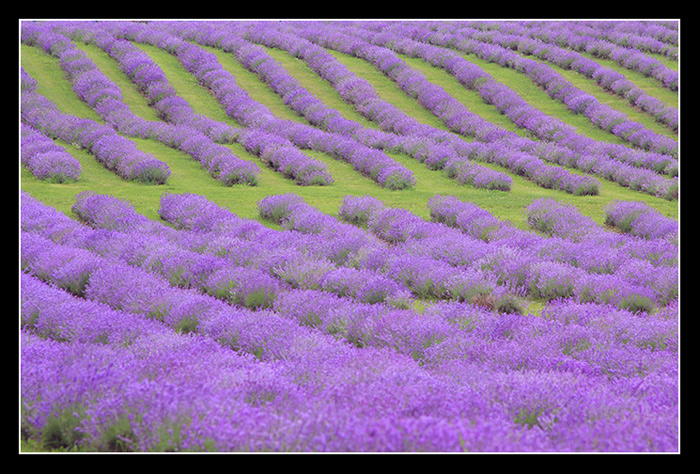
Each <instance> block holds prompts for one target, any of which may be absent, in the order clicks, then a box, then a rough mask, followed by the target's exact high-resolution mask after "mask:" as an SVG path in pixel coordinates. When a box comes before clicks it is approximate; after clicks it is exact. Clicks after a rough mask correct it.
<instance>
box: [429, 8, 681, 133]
mask: <svg viewBox="0 0 700 474" xmlns="http://www.w3.org/2000/svg"><path fill="white" fill-rule="evenodd" d="M436 29H439V31H440V32H441V34H444V35H448V34H449V33H452V34H459V35H461V36H463V37H464V38H470V39H473V40H476V41H480V42H486V43H489V44H496V45H499V46H502V47H504V48H508V49H512V50H514V51H518V52H521V53H522V54H525V55H532V56H535V57H537V58H538V59H542V60H545V61H547V62H549V63H552V64H555V65H557V66H560V67H563V68H565V69H571V70H573V71H576V72H580V73H582V74H584V75H585V76H586V77H589V78H592V79H595V82H596V83H597V84H598V85H600V86H601V87H602V88H604V89H605V90H607V91H610V92H613V93H615V94H617V95H619V96H621V97H623V98H625V99H627V100H628V101H629V102H630V103H631V104H632V105H634V106H636V107H638V108H640V109H641V110H642V111H644V112H646V113H648V114H649V115H650V116H652V117H653V118H654V119H655V120H657V121H658V122H660V123H663V124H665V125H667V126H668V127H669V128H671V129H672V130H677V129H678V120H679V115H678V109H677V108H674V107H669V106H667V105H665V104H664V103H663V102H661V101H660V100H659V99H657V98H655V97H652V96H650V95H648V94H647V93H646V92H645V91H643V90H642V89H640V88H639V87H637V86H635V84H634V83H633V82H632V81H630V80H628V79H627V78H626V77H625V76H624V75H623V74H622V73H620V72H619V71H616V70H613V69H611V68H608V67H605V66H603V65H601V64H600V63H598V62H596V61H595V60H593V59H589V58H587V57H585V56H583V55H582V54H580V53H579V51H581V52H585V53H588V54H592V55H594V56H595V57H596V58H603V59H610V60H613V61H615V62H617V63H618V64H620V65H622V66H624V67H626V68H628V69H632V70H637V71H639V72H642V73H643V74H645V75H647V76H651V77H654V78H656V79H658V80H659V82H660V83H661V84H662V85H663V86H664V87H666V88H668V89H670V90H674V91H677V90H678V71H673V70H671V69H670V68H668V67H666V66H665V65H664V64H663V63H662V62H661V61H659V60H658V59H655V58H653V57H652V56H649V55H647V54H644V53H640V52H634V51H632V50H631V49H629V47H619V46H616V45H614V44H612V43H611V42H609V41H605V40H602V39H594V37H592V36H588V34H590V33H593V31H592V30H593V29H592V28H589V27H586V26H584V25H577V24H574V23H573V22H555V23H543V24H542V25H538V26H534V25H529V24H527V23H517V22H479V23H478V24H473V23H471V22H467V23H466V24H464V23H460V24H459V25H458V26H457V25H455V26H454V28H453V29H452V30H451V31H450V32H449V33H448V31H446V30H447V28H443V27H440V26H438V27H437V28H436ZM593 34H596V33H593ZM451 41H452V40H451ZM587 100H589V101H590V97H589V98H588V99H587Z"/></svg>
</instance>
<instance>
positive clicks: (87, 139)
mask: <svg viewBox="0 0 700 474" xmlns="http://www.w3.org/2000/svg"><path fill="white" fill-rule="evenodd" d="M21 120H22V123H23V124H25V125H27V126H31V127H33V128H34V129H36V130H38V131H40V132H42V133H43V134H44V135H46V136H48V137H50V138H53V139H60V140H62V141H64V142H66V143H70V144H74V145H77V146H80V147H82V148H84V149H85V150H87V151H88V152H89V153H90V154H92V155H93V156H94V157H95V158H96V159H97V161H99V162H100V163H102V164H103V165H104V166H105V167H106V168H107V169H109V170H110V171H113V172H115V173H116V174H117V175H119V176H121V177H122V178H124V179H128V180H134V181H139V182H143V183H150V184H163V183H165V182H166V181H167V179H168V177H169V176H170V168H169V167H168V165H167V164H166V163H164V162H162V161H160V160H157V159H155V158H154V157H153V156H152V155H150V154H148V153H144V152H142V151H141V150H139V149H138V148H137V147H136V145H135V144H134V142H132V141H131V140H129V139H128V138H124V137H122V136H121V135H119V134H118V133H117V132H116V131H115V130H114V129H113V128H112V127H110V126H108V125H102V124H99V123H97V122H94V121H93V120H90V119H83V118H79V117H76V116H72V115H68V114H64V113H63V112H61V111H60V110H59V109H58V108H57V107H56V106H55V105H54V104H53V102H51V101H50V100H49V99H47V98H46V97H44V96H42V95H41V94H39V93H37V92H30V93H27V92H25V93H23V94H22V97H21Z"/></svg>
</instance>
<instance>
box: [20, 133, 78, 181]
mask: <svg viewBox="0 0 700 474" xmlns="http://www.w3.org/2000/svg"><path fill="white" fill-rule="evenodd" d="M20 160H21V163H22V165H23V166H25V167H26V168H27V169H28V170H29V171H31V173H32V174H33V175H34V176H36V177H37V178H39V179H44V180H47V181H49V182H56V183H65V182H70V181H77V180H78V178H79V177H80V169H81V168H80V162H79V161H78V160H76V159H75V158H73V156H72V155H71V154H70V153H68V151H67V150H66V149H65V148H64V147H62V146H61V145H59V144H57V143H56V142H54V141H53V140H52V139H51V138H49V137H48V136H46V135H44V134H43V133H42V132H40V131H39V130H36V129H35V128H33V127H32V126H31V125H27V124H23V125H22V129H21V143H20Z"/></svg>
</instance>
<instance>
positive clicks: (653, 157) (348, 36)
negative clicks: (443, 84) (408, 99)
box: [290, 23, 678, 199]
mask: <svg viewBox="0 0 700 474" xmlns="http://www.w3.org/2000/svg"><path fill="white" fill-rule="evenodd" d="M360 25H364V24H360ZM360 25H357V26H356V25H354V24H353V25H351V26H345V27H342V26H338V25H336V24H331V25H327V26H326V27H325V28H319V27H312V26H311V25H310V24H308V23H300V24H296V26H295V27H290V29H291V30H292V31H294V33H295V34H298V35H301V36H303V37H305V38H307V39H309V40H311V41H314V42H316V43H318V44H322V45H323V46H324V47H329V48H332V49H337V50H340V51H342V52H346V53H349V54H353V55H356V56H358V57H362V58H364V59H366V60H368V61H371V62H372V63H373V64H374V65H375V67H377V68H378V69H380V70H381V71H383V72H384V73H385V74H387V75H389V77H391V78H392V79H394V80H396V81H397V82H398V83H399V84H400V85H402V88H404V90H405V91H407V93H409V94H411V95H413V96H415V97H417V98H418V100H419V101H420V102H421V104H422V105H423V106H425V107H427V108H428V109H430V110H431V111H433V113H435V114H436V115H437V116H439V117H440V118H442V119H443V121H445V123H446V124H447V125H448V126H449V127H450V128H451V129H452V130H453V131H455V132H457V133H459V134H460V135H467V136H472V137H474V138H476V139H477V140H479V141H481V142H484V141H485V142H494V143H496V144H498V145H501V147H503V145H504V143H505V144H506V145H509V146H510V147H515V148H516V149H519V150H520V151H523V152H527V153H533V154H536V155H537V156H539V157H541V159H543V160H546V161H550V162H554V163H557V164H559V165H563V166H568V167H573V168H576V169H579V170H581V171H585V172H587V173H593V174H596V175H599V176H601V177H604V178H606V179H611V180H613V181H616V182H618V183H619V184H621V185H623V186H628V187H630V188H632V189H636V190H640V191H643V192H646V193H649V194H652V195H658V196H663V197H666V198H668V199H674V198H675V197H676V196H677V186H678V184H677V176H674V175H677V166H678V164H677V160H676V157H675V156H674V154H676V155H677V143H675V142H674V141H673V140H671V139H670V138H667V137H665V136H650V133H649V132H648V131H645V130H643V127H642V126H641V125H639V124H637V123H635V122H632V121H630V120H624V118H623V117H622V116H620V114H619V113H617V112H611V111H612V109H610V108H609V107H607V106H604V105H601V106H600V107H591V110H593V109H596V110H599V111H601V112H602V115H600V114H599V117H598V118H601V117H602V118H604V117H609V118H611V121H610V122H609V123H606V125H605V126H603V128H611V127H613V126H615V125H619V126H620V127H621V129H624V130H625V131H624V132H620V133H621V134H624V136H625V138H626V139H630V140H631V143H633V144H634V145H635V146H640V147H643V146H648V145H649V143H650V142H649V140H651V141H654V142H656V143H657V145H655V146H656V147H657V148H658V150H659V151H658V152H654V151H646V150H642V149H635V148H629V147H625V146H622V145H613V144H610V143H606V142H601V141H595V140H592V139H590V138H587V137H584V136H583V135H580V134H578V133H577V132H576V131H575V130H574V129H573V128H572V127H570V126H568V125H566V124H564V123H563V122H561V121H560V120H558V119H555V118H553V117H550V116H548V115H546V114H544V113H542V112H541V111H539V110H537V109H535V108H533V107H532V106H530V105H529V104H527V103H526V102H524V101H523V100H522V99H521V98H520V97H519V96H518V95H517V94H515V93H514V92H513V91H511V90H510V89H509V88H508V87H507V86H505V85H503V84H501V83H499V82H498V81H495V80H494V79H493V78H492V77H491V76H490V75H489V74H487V73H486V72H485V71H483V70H482V69H481V68H479V67H478V66H476V65H474V64H473V63H470V62H469V61H467V60H466V59H465V58H464V57H462V56H459V55H457V54H455V53H453V52H451V51H450V50H449V49H446V48H442V47H437V46H432V45H430V44H427V43H422V42H418V41H414V40H411V39H410V36H409V35H410V34H411V33H412V32H413V30H414V26H411V25H412V24H411V25H408V26H406V25H403V24H396V23H390V24H389V26H388V27H385V28H378V31H376V32H375V31H374V29H375V28H376V26H374V27H373V25H374V23H369V26H366V27H361V26H360ZM480 45H481V48H482V49H483V50H484V51H486V52H487V53H488V52H490V51H491V50H492V49H493V46H491V45H486V44H484V43H481V44H480ZM470 46H471V47H472V49H471V50H470V52H472V53H474V54H478V53H479V50H478V48H479V44H478V43H475V42H471V43H470ZM394 51H396V52H399V53H401V54H406V55H408V56H411V57H419V58H421V59H423V60H425V61H427V62H429V63H430V64H432V65H434V66H437V67H441V68H443V69H445V70H446V71H448V72H450V73H451V74H453V75H455V77H456V78H457V79H458V80H459V81H460V82H461V83H462V84H464V85H465V86H466V87H467V88H470V89H475V90H477V91H478V92H479V94H480V95H481V96H482V98H483V100H485V101H486V102H488V103H493V104H496V105H497V106H498V107H499V110H501V111H502V112H503V113H504V114H506V115H507V116H508V117H509V118H511V119H512V120H513V121H514V123H515V124H516V125H518V126H519V127H523V128H525V129H527V130H528V131H530V132H532V133H533V134H534V135H535V136H536V137H537V138H538V140H536V141H533V140H529V139H523V138H522V137H517V136H516V135H515V134H512V133H510V134H509V133H508V132H506V131H505V130H503V129H499V128H498V127H495V126H494V125H493V124H490V123H488V122H485V121H484V120H483V119H481V117H479V116H475V115H474V114H471V112H469V111H468V110H467V109H466V108H465V107H464V106H463V105H461V104H458V103H456V101H454V99H452V101H451V102H449V103H450V106H449V107H446V106H445V103H444V102H443V101H444V100H449V98H448V97H445V96H446V95H445V94H444V91H443V94H441V95H436V94H435V93H434V90H433V89H434V88H427V89H425V90H424V88H422V87H420V84H421V83H420V82H418V85H419V86H418V87H417V86H416V83H417V82H416V80H415V73H414V72H412V70H411V68H409V67H408V66H407V65H406V64H405V62H404V61H403V60H401V59H400V58H399V57H398V56H397V55H396V53H395V52H394ZM513 54H514V53H513ZM511 60H512V61H515V62H517V63H518V64H521V63H522V64H524V65H526V66H528V67H529V68H530V69H533V70H541V69H542V68H546V66H544V65H540V64H539V63H535V62H532V61H530V62H528V61H529V60H528V59H526V58H520V57H519V56H515V55H514V56H513V57H512V58H511ZM548 72H550V71H548ZM545 77H548V78H550V79H551V78H554V79H552V80H551V81H550V82H551V83H552V84H554V83H556V84H557V86H556V87H553V89H552V90H555V91H560V92H561V91H564V92H568V91H574V94H573V96H576V97H582V96H583V95H585V94H582V93H580V91H577V90H576V89H575V88H574V87H573V86H571V85H570V84H567V83H566V82H565V81H563V80H558V78H557V77H556V75H552V74H548V75H545ZM535 79H537V78H535ZM552 84H550V85H552ZM421 93H422V95H421ZM594 102H597V100H595V99H592V96H591V97H587V98H586V101H585V103H586V105H590V104H592V103H594ZM620 120H621V122H620V123H618V122H619V121H620ZM652 135H653V134H652ZM507 138H508V139H510V140H512V141H510V140H509V141H504V139H507ZM643 142H644V143H643ZM543 143H544V145H543ZM658 172H662V173H667V174H670V175H672V178H671V179H669V178H667V177H664V176H663V175H659V174H658Z"/></svg>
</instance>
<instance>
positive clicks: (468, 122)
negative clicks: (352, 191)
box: [154, 22, 600, 195]
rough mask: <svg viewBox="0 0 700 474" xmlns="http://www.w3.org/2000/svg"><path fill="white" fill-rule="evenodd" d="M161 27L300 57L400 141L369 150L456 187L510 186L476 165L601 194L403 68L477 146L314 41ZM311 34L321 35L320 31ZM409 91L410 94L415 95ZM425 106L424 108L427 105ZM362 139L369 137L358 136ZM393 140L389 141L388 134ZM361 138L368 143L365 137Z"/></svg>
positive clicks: (595, 185) (252, 27) (270, 31)
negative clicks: (388, 97) (433, 172)
mask: <svg viewBox="0 0 700 474" xmlns="http://www.w3.org/2000/svg"><path fill="white" fill-rule="evenodd" d="M155 26H156V25H154V27H155ZM162 27H163V28H170V29H172V30H174V31H175V32H176V33H177V34H178V35H181V36H184V37H187V38H191V39H193V40H194V41H198V42H201V43H203V44H207V45H211V46H213V47H219V48H222V49H224V50H226V48H227V47H228V43H229V41H231V37H232V36H233V37H234V38H235V41H239V39H238V38H239V37H241V36H245V38H246V39H248V40H250V41H252V42H257V43H262V44H264V45H266V46H274V47H279V48H281V49H285V50H287V51H289V52H291V53H292V54H293V55H295V56H296V57H299V58H300V59H303V60H304V61H305V62H306V63H307V64H308V65H309V66H310V67H311V68H312V69H314V71H316V72H317V73H318V74H319V75H320V76H321V77H323V78H324V79H326V80H328V81H329V82H330V83H331V85H332V86H333V87H335V88H336V89H337V90H338V92H339V93H340V95H341V97H342V98H343V99H344V100H346V101H347V102H349V103H350V104H351V105H353V106H354V107H355V108H356V110H357V111H358V112H359V113H361V114H362V115H363V116H365V117H366V118H368V119H369V120H371V121H373V122H375V123H377V125H378V126H379V127H380V128H381V129H382V130H383V131H384V132H386V133H390V134H394V135H399V136H400V139H399V140H397V139H389V140H387V138H386V135H385V136H381V135H378V134H377V133H376V132H372V135H370V138H371V139H372V141H373V144H374V145H373V146H379V147H383V148H387V149H392V150H393V151H399V152H402V153H408V154H409V155H411V156H413V157H414V158H417V159H419V160H420V161H424V162H425V163H426V165H427V166H428V167H429V168H432V169H441V168H442V169H445V170H446V171H447V173H448V175H450V176H452V177H455V178H456V179H457V180H459V181H460V182H466V183H469V184H472V185H476V186H479V187H487V188H495V189H509V188H510V180H509V178H508V177H507V176H506V177H505V178H504V177H501V176H499V175H498V174H496V173H494V172H488V171H486V170H484V169H483V168H482V167H478V166H475V163H472V162H473V161H477V162H479V161H481V162H486V163H493V164H497V165H499V166H503V167H505V168H506V169H508V170H510V171H511V172H514V173H516V174H518V175H520V176H523V177H525V178H526V179H528V180H531V181H532V182H534V183H536V184H537V185H539V186H542V187H545V188H552V189H558V190H562V191H565V192H568V193H572V194H577V195H586V194H598V193H599V187H600V182H599V181H598V180H596V179H594V178H592V177H589V176H582V175H579V174H574V173H571V172H569V171H568V170H565V169H562V168H560V167H555V166H548V165H547V163H545V161H543V160H542V159H540V158H539V157H537V156H534V154H533V149H532V148H533V147H530V148H529V149H524V148H522V147H521V148H517V149H516V148H514V147H512V146H510V145H509V143H507V142H505V141H502V140H500V139H502V138H504V137H505V136H508V137H510V138H511V139H515V138H516V137H515V135H514V134H508V133H507V132H505V131H504V130H502V129H499V128H498V127H496V126H494V125H493V124H489V123H487V122H486V121H484V120H483V119H482V118H481V117H480V116H478V115H476V114H473V113H471V112H470V111H468V110H467V109H466V108H465V107H464V106H463V105H461V104H459V103H458V102H457V101H456V100H455V99H454V98H452V97H450V96H449V95H448V94H446V93H445V91H444V90H442V89H441V88H439V87H438V86H436V85H434V84H431V83H430V82H428V81H427V80H425V78H424V77H423V76H422V75H421V74H419V73H417V72H415V71H413V70H412V69H411V68H408V67H406V68H405V71H406V73H407V74H410V75H411V81H410V82H411V85H412V86H414V88H421V89H423V90H424V93H423V96H425V97H432V98H433V99H434V100H435V103H434V104H433V105H435V107H437V106H438V104H440V103H442V102H444V103H442V104H441V107H442V109H443V110H442V111H441V113H442V117H443V118H446V117H447V116H451V117H452V118H454V120H455V121H456V122H455V123H457V125H455V123H448V126H450V128H452V129H453V131H459V132H460V133H462V134H465V133H466V132H465V131H464V130H463V128H464V127H468V128H472V129H476V128H478V130H476V131H472V132H471V135H472V136H474V137H476V138H477V139H478V140H479V142H467V141H465V140H464V139H462V138H461V137H459V136H456V135H455V134H454V133H446V132H445V131H444V130H440V129H436V128H435V127H432V126H428V125H424V124H420V123H418V122H417V121H416V120H415V119H413V118H412V117H410V116H409V115H407V114H406V113H404V112H402V111H400V110H399V109H398V108H396V107H395V106H393V105H391V104H389V103H388V102H386V101H383V100H381V99H380V98H379V95H378V94H377V92H376V91H375V90H374V89H373V88H372V86H371V85H370V84H369V83H368V82H367V81H366V80H364V79H362V78H359V77H357V76H355V75H354V74H352V73H351V72H350V71H349V70H348V69H347V68H346V67H345V66H343V65H342V64H340V63H339V61H338V60H337V59H336V58H334V57H333V56H332V55H331V54H329V53H328V52H327V51H325V50H324V48H325V47H329V44H322V46H323V47H320V46H319V45H316V44H312V43H313V41H311V42H310V41H309V40H313V38H304V37H299V36H295V35H290V34H289V33H288V32H287V33H286V34H285V33H284V32H281V31H277V30H276V28H275V27H271V26H270V25H269V24H268V23H250V24H249V23H246V24H239V23H233V24H229V23H226V24H221V23H205V22H204V23H197V24H196V25H190V24H181V23H166V24H164V25H162ZM315 31H316V32H318V29H315ZM330 47H336V46H335V43H333V44H331V45H330ZM345 52H347V51H345ZM256 53H257V54H259V55H261V54H263V53H262V52H260V50H259V49H258V50H256ZM353 53H354V52H353ZM407 92H408V93H409V94H412V95H413V94H415V91H407ZM422 105H424V106H426V104H425V103H422ZM428 108H430V107H428ZM431 111H432V112H434V113H438V112H437V110H436V108H431ZM455 111H456V112H457V113H456V114H455ZM312 112H314V111H312ZM438 115H440V113H438ZM455 127H456V129H455ZM460 127H461V129H460ZM363 136H366V134H364V133H363ZM375 137H376V138H375ZM390 138H392V137H391V136H390ZM362 139H363V140H366V139H367V138H362ZM392 147H393V148H392Z"/></svg>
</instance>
